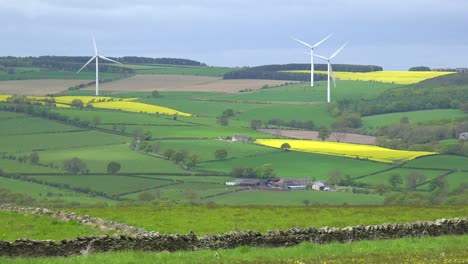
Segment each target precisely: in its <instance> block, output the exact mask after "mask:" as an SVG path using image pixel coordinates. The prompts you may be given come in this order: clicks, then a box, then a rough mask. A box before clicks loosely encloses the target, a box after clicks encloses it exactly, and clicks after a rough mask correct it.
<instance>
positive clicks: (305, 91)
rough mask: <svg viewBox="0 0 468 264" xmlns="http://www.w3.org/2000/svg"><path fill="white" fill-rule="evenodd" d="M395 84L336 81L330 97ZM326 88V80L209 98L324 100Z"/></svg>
mask: <svg viewBox="0 0 468 264" xmlns="http://www.w3.org/2000/svg"><path fill="white" fill-rule="evenodd" d="M396 86H398V85H395V84H388V83H377V82H360V81H338V82H337V86H336V88H335V87H332V88H331V97H332V98H333V100H341V99H361V98H370V97H374V96H377V95H378V94H380V93H381V92H382V91H385V90H387V89H390V88H394V87H396ZM326 90H327V82H326V81H319V82H316V83H315V84H314V87H310V84H300V85H296V84H294V85H287V86H282V87H274V88H269V89H260V90H256V91H252V92H244V93H234V94H226V95H220V96H216V97H211V98H212V99H217V100H233V101H256V102H325V101H326V98H327V96H326Z"/></svg>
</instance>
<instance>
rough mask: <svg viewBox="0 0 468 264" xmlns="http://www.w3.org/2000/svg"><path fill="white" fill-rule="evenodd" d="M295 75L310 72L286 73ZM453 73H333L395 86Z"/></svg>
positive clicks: (352, 78)
mask: <svg viewBox="0 0 468 264" xmlns="http://www.w3.org/2000/svg"><path fill="white" fill-rule="evenodd" d="M287 72H296V73H304V74H306V73H308V74H310V71H287ZM315 72H316V73H321V74H327V72H326V71H315ZM453 73H454V72H435V71H426V72H424V71H375V72H333V75H334V76H335V78H338V79H340V80H353V81H374V82H383V83H396V84H413V83H418V82H421V81H424V80H427V79H431V78H435V77H440V76H444V75H448V74H453Z"/></svg>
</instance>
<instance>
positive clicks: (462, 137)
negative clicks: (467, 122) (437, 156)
mask: <svg viewBox="0 0 468 264" xmlns="http://www.w3.org/2000/svg"><path fill="white" fill-rule="evenodd" d="M458 139H459V140H463V141H466V140H468V132H465V133H461V134H460V135H459V136H458Z"/></svg>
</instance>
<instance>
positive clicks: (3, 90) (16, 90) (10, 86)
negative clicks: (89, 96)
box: [0, 80, 89, 95]
mask: <svg viewBox="0 0 468 264" xmlns="http://www.w3.org/2000/svg"><path fill="white" fill-rule="evenodd" d="M86 82H89V81H87V80H18V81H1V82H0V94H17V95H46V94H53V93H58V92H62V91H65V90H67V89H68V88H69V87H71V86H75V85H78V84H81V83H86Z"/></svg>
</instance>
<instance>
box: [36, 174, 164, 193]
mask: <svg viewBox="0 0 468 264" xmlns="http://www.w3.org/2000/svg"><path fill="white" fill-rule="evenodd" d="M31 177H32V178H35V179H38V180H43V181H46V182H54V183H61V184H68V185H69V186H73V187H80V188H88V189H90V190H93V191H98V192H103V193H107V194H109V195H112V196H120V195H122V194H126V193H130V192H136V191H139V190H143V189H147V188H155V187H159V186H162V185H166V184H167V181H163V180H157V179H151V178H140V177H130V176H111V175H92V174H90V175H78V176H71V175H67V176H31ZM110 183H112V184H110Z"/></svg>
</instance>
